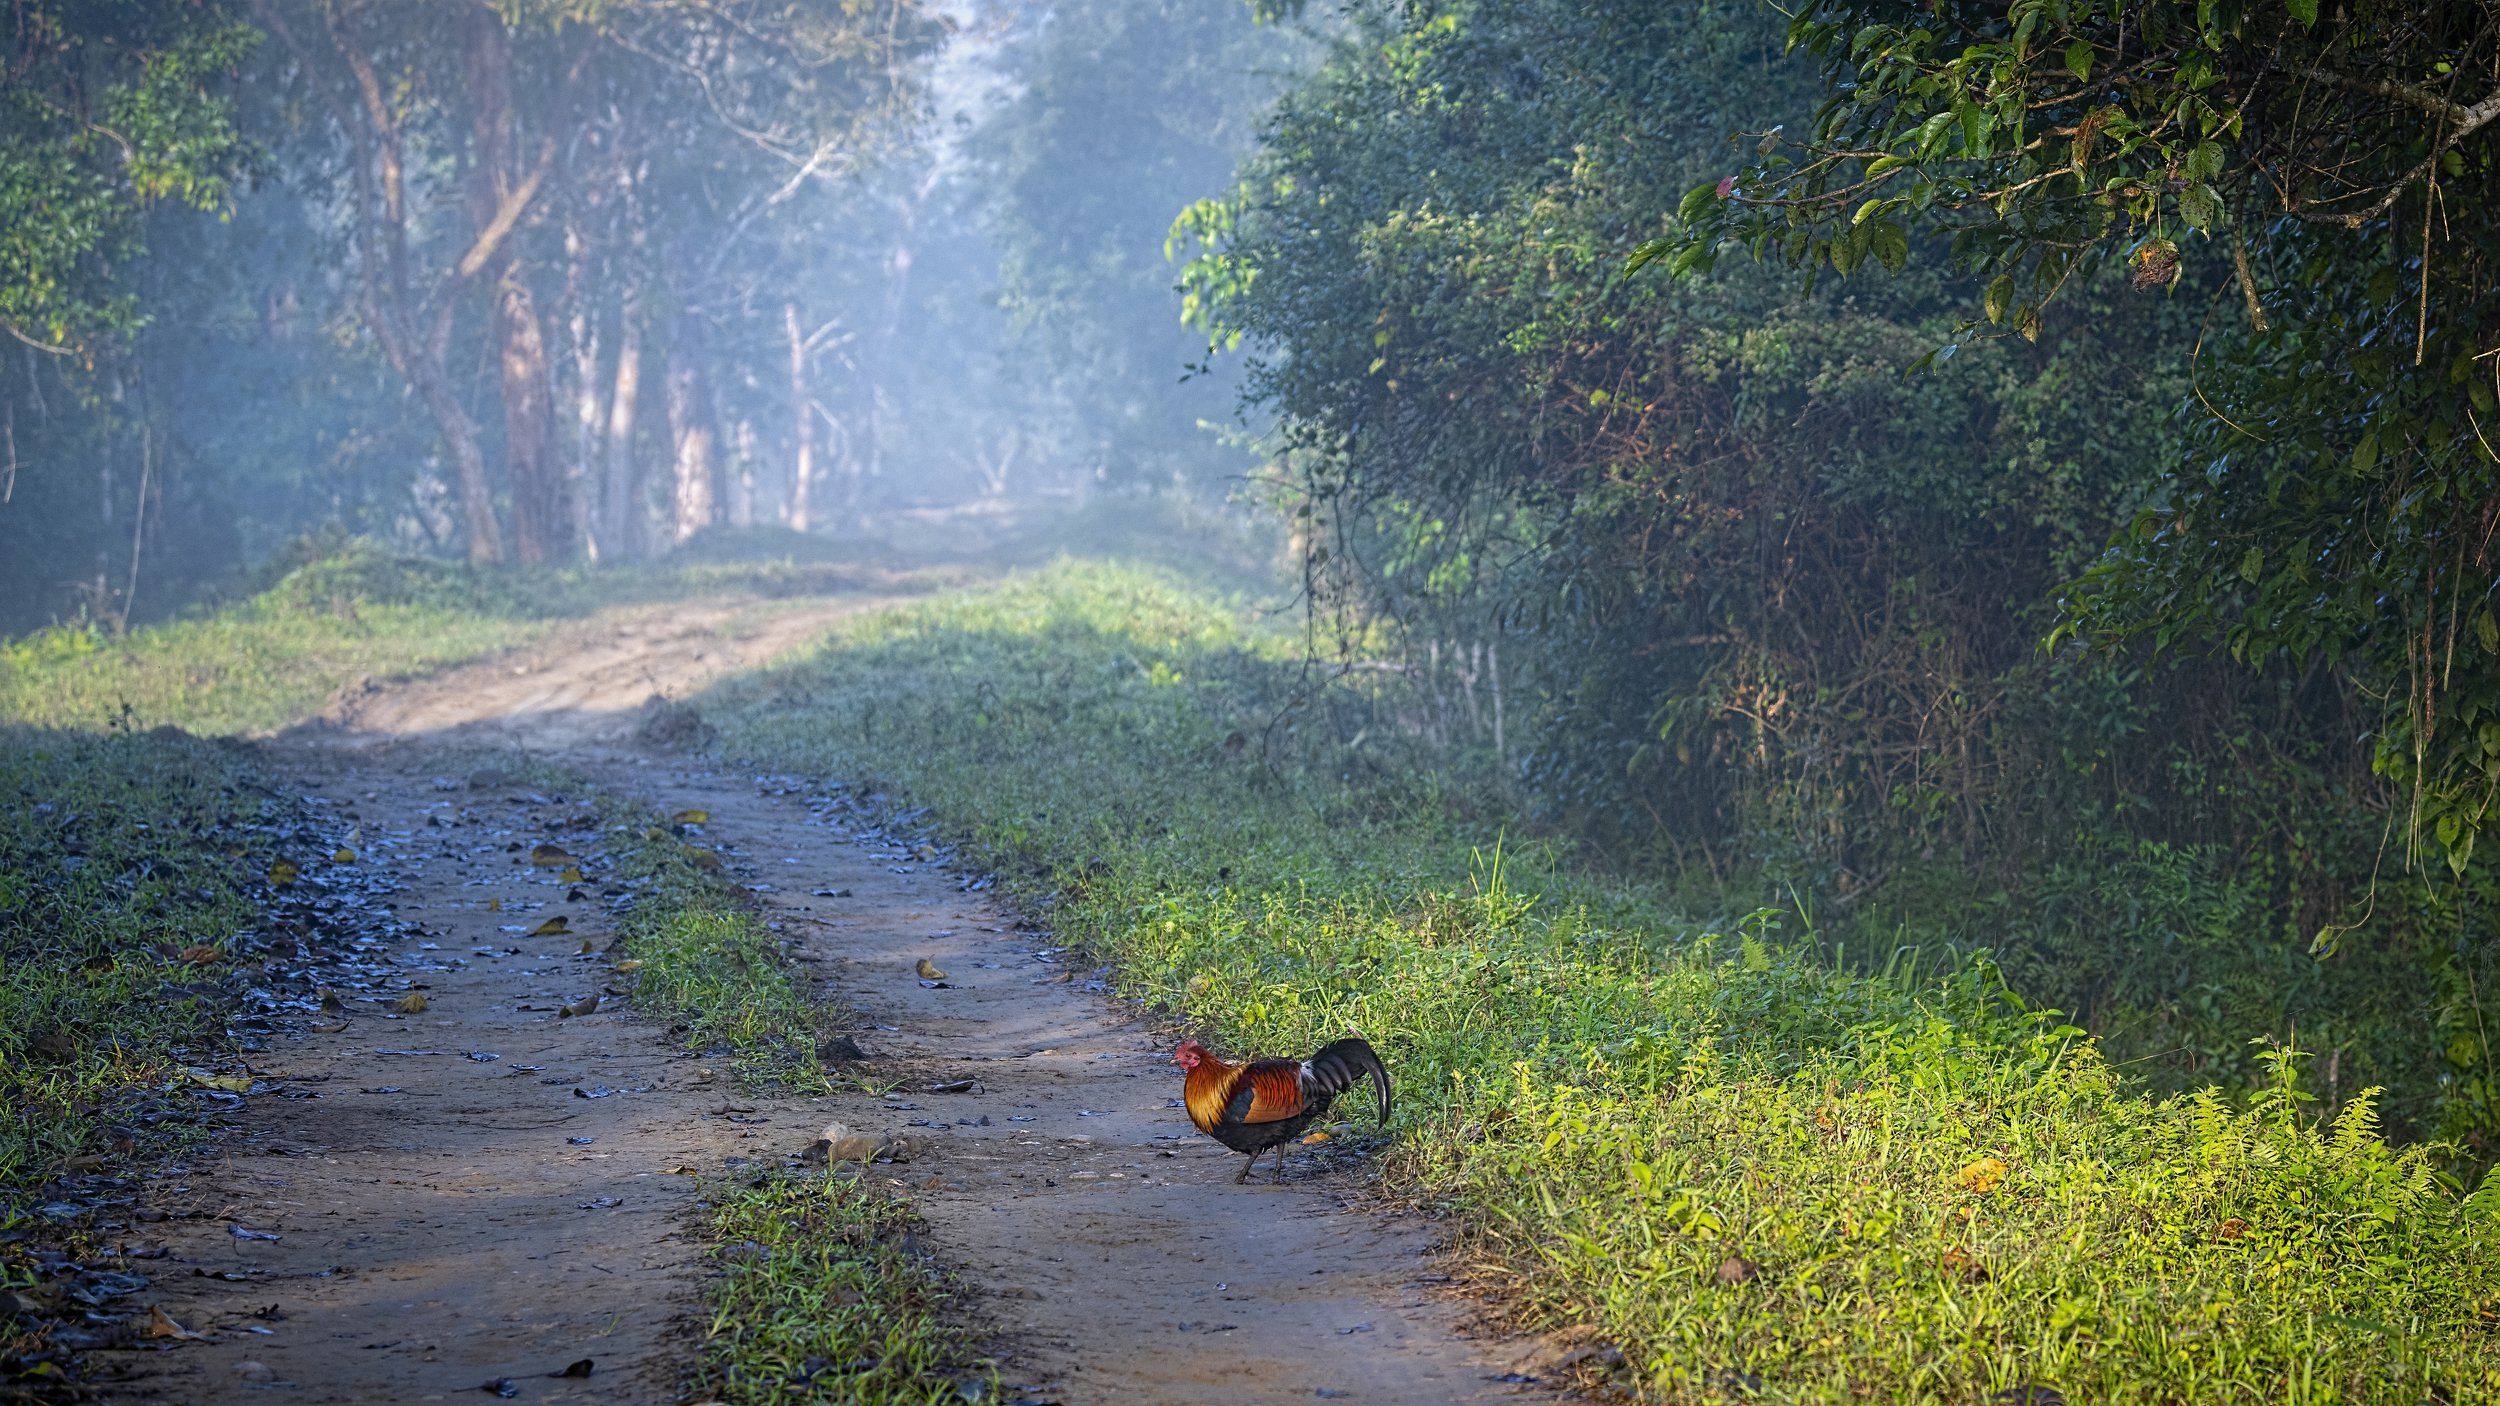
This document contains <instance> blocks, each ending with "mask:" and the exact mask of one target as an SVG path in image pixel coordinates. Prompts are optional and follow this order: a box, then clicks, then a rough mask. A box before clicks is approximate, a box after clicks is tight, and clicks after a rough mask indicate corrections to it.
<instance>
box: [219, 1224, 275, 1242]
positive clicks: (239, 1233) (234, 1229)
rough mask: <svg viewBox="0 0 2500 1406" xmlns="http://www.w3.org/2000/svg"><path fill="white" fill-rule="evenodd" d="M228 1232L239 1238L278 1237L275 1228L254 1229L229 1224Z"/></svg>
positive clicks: (268, 1238)
mask: <svg viewBox="0 0 2500 1406" xmlns="http://www.w3.org/2000/svg"><path fill="white" fill-rule="evenodd" d="M226 1232H227V1233H228V1234H230V1235H232V1236H233V1237H234V1238H235V1239H237V1240H275V1239H277V1238H278V1234H277V1232H276V1231H274V1230H253V1229H251V1228H249V1227H247V1226H240V1225H229V1226H227V1227H226Z"/></svg>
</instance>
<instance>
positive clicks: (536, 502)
mask: <svg viewBox="0 0 2500 1406" xmlns="http://www.w3.org/2000/svg"><path fill="white" fill-rule="evenodd" d="M495 309H496V313H497V315H498V319H499V321H500V322H501V324H502V333H503V357H502V361H503V425H504V440H503V442H504V467H505V470H506V472H507V473H508V474H509V475H510V477H511V481H512V537H513V544H514V546H515V547H516V548H517V551H516V555H517V556H518V557H519V558H520V559H521V560H522V561H523V562H526V563H529V564H531V565H541V564H544V563H547V562H556V561H564V560H567V559H569V558H570V557H571V556H572V555H573V532H572V528H573V505H572V502H571V495H570V494H569V493H568V492H567V491H566V490H567V488H568V487H569V485H568V484H567V483H566V481H565V480H566V478H567V474H566V471H565V467H564V464H563V462H562V460H561V458H560V456H559V455H558V454H557V453H556V446H555V386H554V383H553V379H552V377H551V375H550V372H549V370H548V366H547V340H546V337H545V336H544V335H543V334H542V333H541V331H540V329H539V323H538V304H537V301H536V300H535V299H534V298H532V297H531V296H530V289H529V284H528V283H526V282H524V281H523V280H522V278H521V271H520V269H519V268H518V267H517V266H511V265H507V266H506V267H505V269H504V271H503V276H502V278H501V279H500V280H499V281H498V283H497V285H496V289H495Z"/></svg>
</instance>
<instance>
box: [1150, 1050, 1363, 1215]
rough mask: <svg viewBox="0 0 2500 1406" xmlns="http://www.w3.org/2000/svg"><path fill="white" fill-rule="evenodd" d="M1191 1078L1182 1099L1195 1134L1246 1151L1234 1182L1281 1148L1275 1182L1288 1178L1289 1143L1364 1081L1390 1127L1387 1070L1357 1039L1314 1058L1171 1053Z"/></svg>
mask: <svg viewBox="0 0 2500 1406" xmlns="http://www.w3.org/2000/svg"><path fill="white" fill-rule="evenodd" d="M1172 1062H1173V1063H1174V1064H1177V1065H1179V1066H1180V1067H1181V1068H1182V1069H1183V1070H1185V1071H1186V1072H1187V1075H1188V1077H1187V1078H1186V1079H1184V1080H1183V1081H1182V1084H1181V1101H1182V1102H1183V1103H1184V1104H1187V1105H1188V1107H1189V1121H1190V1122H1192V1123H1195V1124H1197V1125H1198V1131H1200V1132H1202V1133H1205V1134H1206V1135H1207V1136H1209V1137H1211V1138H1214V1139H1215V1140H1216V1141H1217V1142H1220V1143H1222V1144H1224V1145H1225V1146H1226V1147H1229V1148H1231V1149H1232V1150H1233V1151H1235V1152H1247V1153H1249V1154H1250V1160H1249V1161H1248V1162H1246V1163H1243V1164H1242V1168H1241V1175H1240V1176H1237V1177H1235V1178H1233V1180H1234V1181H1236V1182H1242V1181H1248V1180H1249V1179H1250V1173H1251V1170H1252V1169H1253V1168H1255V1167H1257V1166H1258V1165H1259V1154H1261V1153H1263V1152H1265V1151H1267V1150H1268V1149H1269V1148H1271V1147H1272V1148H1275V1149H1276V1180H1278V1181H1283V1180H1284V1179H1285V1145H1286V1144H1287V1143H1290V1142H1292V1141H1293V1140H1294V1138H1295V1137H1297V1136H1298V1135H1300V1133H1301V1132H1302V1130H1303V1129H1304V1128H1307V1127H1309V1126H1311V1124H1313V1123H1316V1122H1318V1121H1319V1119H1320V1117H1321V1116H1322V1115H1323V1114H1325V1113H1327V1112H1328V1106H1329V1105H1330V1104H1332V1103H1335V1102H1336V1101H1337V1095H1339V1094H1341V1093H1344V1092H1345V1091H1346V1090H1347V1089H1349V1088H1352V1087H1353V1086H1354V1084H1355V1081H1357V1080H1359V1079H1361V1078H1363V1077H1364V1076H1366V1075H1369V1076H1370V1077H1371V1081H1372V1087H1373V1089H1375V1090H1377V1091H1378V1093H1379V1095H1380V1121H1381V1122H1383V1123H1387V1122H1388V1121H1389V1071H1388V1070H1386V1069H1384V1068H1382V1067H1381V1064H1380V1056H1379V1055H1377V1054H1375V1053H1373V1052H1372V1047H1371V1046H1370V1045H1369V1044H1367V1043H1365V1042H1364V1041H1362V1040H1359V1039H1345V1040H1339V1041H1337V1042H1336V1043H1335V1044H1333V1045H1330V1046H1329V1047H1328V1048H1326V1049H1324V1050H1321V1051H1320V1052H1319V1053H1318V1054H1315V1055H1313V1056H1311V1057H1310V1058H1309V1059H1254V1060H1251V1061H1250V1062H1249V1063H1247V1064H1226V1063H1225V1062H1224V1061H1222V1060H1220V1059H1218V1058H1216V1057H1215V1052H1214V1051H1212V1050H1210V1049H1208V1048H1207V1047H1206V1046H1204V1045H1202V1044H1199V1043H1198V1042H1197V1041H1195V1040H1190V1041H1186V1042H1184V1043H1183V1044H1182V1045H1181V1047H1180V1048H1179V1049H1177V1050H1175V1051H1173V1052H1172Z"/></svg>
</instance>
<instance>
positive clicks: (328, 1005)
mask: <svg viewBox="0 0 2500 1406" xmlns="http://www.w3.org/2000/svg"><path fill="white" fill-rule="evenodd" d="M321 1008H322V1009H323V1010H325V1011H343V1010H345V1009H347V1003H346V1002H345V1001H342V1000H340V999H339V993H337V992H336V991H333V990H331V989H330V988H329V987H326V986H325V987H323V988H321Z"/></svg>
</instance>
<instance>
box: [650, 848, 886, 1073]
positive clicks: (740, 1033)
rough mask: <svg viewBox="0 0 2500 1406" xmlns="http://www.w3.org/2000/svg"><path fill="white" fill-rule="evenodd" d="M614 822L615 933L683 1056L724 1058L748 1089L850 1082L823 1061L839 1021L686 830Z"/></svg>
mask: <svg viewBox="0 0 2500 1406" xmlns="http://www.w3.org/2000/svg"><path fill="white" fill-rule="evenodd" d="M612 814H614V815H616V816H618V817H619V818H620V819H621V823H616V824H612V825H611V826H610V827H609V839H610V844H611V853H612V855H613V856H614V858H615V861H616V870H615V875H614V877H615V878H617V879H618V880H620V881H621V882H623V883H626V884H628V885H630V886H631V887H632V892H633V902H632V906H630V907H629V908H627V909H626V910H625V913H624V916H623V919H622V921H621V923H620V925H619V926H620V933H621V936H622V937H623V939H624V948H623V950H624V953H625V956H626V959H627V960H629V961H637V962H640V963H641V964H642V965H641V967H640V968H639V969H638V970H637V971H636V973H635V976H634V980H635V987H634V996H635V1000H636V1002H637V1003H638V1005H639V1006H640V1008H641V1009H642V1010H643V1011H645V1012H647V1013H649V1014H651V1015H655V1016H658V1017H660V1018H662V1019H664V1020H667V1021H669V1022H670V1024H671V1027H672V1029H673V1031H674V1032H675V1034H676V1036H677V1038H678V1039H679V1041H680V1042H681V1043H682V1044H683V1045H684V1047H685V1048H687V1049H689V1050H694V1051H725V1052H726V1053H727V1054H728V1055H729V1057H730V1059H731V1060H732V1062H733V1067H734V1068H735V1070H736V1072H737V1074H738V1077H739V1079H740V1081H741V1082H743V1083H744V1084H746V1085H747V1086H748V1087H751V1088H757V1089H774V1090H780V1091H785V1092H790V1093H819V1094H821V1093H828V1092H831V1091H832V1090H833V1089H834V1088H835V1087H836V1086H837V1084H846V1083H847V1082H848V1081H842V1080H837V1079H836V1078H835V1077H834V1076H833V1075H832V1074H831V1073H830V1072H829V1071H828V1070H827V1069H826V1067H825V1063H824V1061H823V1060H822V1059H821V1058H820V1057H819V1055H818V1047H819V1046H820V1045H821V1044H822V1043H823V1042H824V1041H825V1040H826V1039H828V1038H829V1037H831V1036H832V1035H834V1034H835V1033H837V1032H836V1031H835V1030H834V1028H833V1026H834V1020H835V1015H836V1013H835V1012H834V1011H833V1010H831V1009H830V1008H828V1007H826V1006H823V1005H821V1004H819V1003H817V1002H816V1001H815V1000H813V999H812V998H811V997H810V996H809V995H808V992H807V990H806V989H805V987H804V986H803V985H802V978H801V977H800V976H798V975H797V974H796V973H795V972H794V970H793V969H792V966H791V963H790V959H789V956H788V954H787V953H786V952H785V951H784V950H783V948H782V942H781V938H780V936H779V935H778V934H776V933H774V932H773V931H772V930H771V929H770V928H767V927H766V926H765V925H764V922H763V920H762V919H761V918H759V917H757V916H756V915H755V912H754V910H753V909H752V908H751V907H750V906H748V905H747V904H745V903H743V902H741V901H740V899H739V896H738V895H737V894H736V892H735V891H734V890H732V889H731V888H730V886H729V885H728V884H727V883H725V882H724V881H722V880H721V879H720V877H719V876H718V874H717V873H716V872H714V871H713V870H712V869H707V868H706V867H705V860H706V859H707V857H712V852H711V851H710V850H709V849H707V848H705V847H704V846H703V845H701V844H700V843H697V842H695V841H693V840H689V839H687V838H686V837H685V836H684V834H683V833H681V830H682V829H683V828H684V827H679V826H674V825H669V826H664V825H659V824H655V823H652V821H651V820H650V819H649V818H646V817H640V816H634V815H631V814H630V813H624V812H612ZM713 862H714V863H717V859H716V858H714V859H713Z"/></svg>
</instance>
